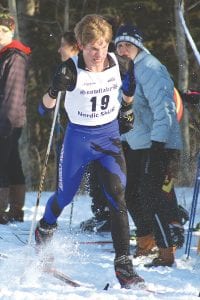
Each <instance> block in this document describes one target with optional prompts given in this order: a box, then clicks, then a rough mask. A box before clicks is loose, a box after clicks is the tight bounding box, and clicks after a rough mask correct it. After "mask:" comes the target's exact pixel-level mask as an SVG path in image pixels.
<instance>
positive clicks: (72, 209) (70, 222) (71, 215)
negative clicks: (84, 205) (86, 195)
mask: <svg viewBox="0 0 200 300" xmlns="http://www.w3.org/2000/svg"><path fill="white" fill-rule="evenodd" d="M73 211H74V199H73V200H72V203H71V210H70V218H69V229H70V231H71V229H72V218H73Z"/></svg>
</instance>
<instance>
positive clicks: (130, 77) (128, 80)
mask: <svg viewBox="0 0 200 300" xmlns="http://www.w3.org/2000/svg"><path fill="white" fill-rule="evenodd" d="M122 91H123V93H124V95H125V96H128V97H132V96H133V95H134V92H135V76H134V63H133V61H132V60H130V61H129V66H128V71H127V72H126V73H125V74H124V76H123V79H122Z"/></svg>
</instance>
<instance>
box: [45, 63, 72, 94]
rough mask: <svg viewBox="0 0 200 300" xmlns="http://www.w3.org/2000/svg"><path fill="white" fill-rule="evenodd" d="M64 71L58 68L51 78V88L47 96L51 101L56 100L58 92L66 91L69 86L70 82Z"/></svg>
mask: <svg viewBox="0 0 200 300" xmlns="http://www.w3.org/2000/svg"><path fill="white" fill-rule="evenodd" d="M65 71H66V70H65V68H64V67H63V68H61V67H59V68H58V70H57V71H56V73H55V74H54V76H53V80H52V84H51V87H50V88H49V89H48V94H49V96H50V97H51V98H53V99H55V98H57V96H58V92H59V91H66V90H68V89H69V88H70V86H71V82H72V80H71V78H70V77H69V76H68V75H67V74H66V72H65Z"/></svg>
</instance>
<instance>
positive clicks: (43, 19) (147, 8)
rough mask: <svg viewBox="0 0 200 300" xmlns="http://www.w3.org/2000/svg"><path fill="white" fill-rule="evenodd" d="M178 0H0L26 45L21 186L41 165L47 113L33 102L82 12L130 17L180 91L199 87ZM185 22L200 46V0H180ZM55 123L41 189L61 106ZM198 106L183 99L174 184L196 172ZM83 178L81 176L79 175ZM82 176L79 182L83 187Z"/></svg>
mask: <svg viewBox="0 0 200 300" xmlns="http://www.w3.org/2000/svg"><path fill="white" fill-rule="evenodd" d="M179 4H180V0H165V1H163V0H146V1H136V0H123V1H121V0H60V1H59V0H1V1H0V12H7V11H10V12H11V13H12V14H13V16H14V18H15V20H16V23H17V28H16V37H15V38H18V39H20V40H21V41H22V42H23V43H25V44H26V45H28V46H29V47H31V49H32V55H31V62H30V72H29V80H28V94H27V123H26V126H25V128H24V130H23V136H22V138H21V141H20V151H21V155H22V159H23V168H24V172H25V175H26V186H27V190H37V189H38V187H39V183H40V179H41V171H42V169H43V166H44V160H45V155H46V151H47V145H48V142H49V136H50V130H51V125H52V119H53V116H52V115H50V116H46V117H43V118H42V117H40V116H39V114H38V110H37V109H38V104H39V102H40V101H41V99H42V96H43V94H44V93H45V92H46V90H47V89H48V86H49V83H50V81H51V78H52V74H53V71H54V70H55V68H56V66H57V65H58V63H59V62H60V57H59V54H58V48H59V43H60V38H61V34H62V33H63V32H64V31H66V30H73V28H74V26H75V24H76V23H77V22H78V21H79V20H80V19H81V18H82V17H83V16H84V15H86V14H90V13H97V14H101V15H103V16H104V17H106V18H108V19H111V18H114V19H115V20H116V21H117V22H119V21H120V22H125V23H127V22H130V23H132V24H134V25H136V26H137V27H138V28H139V29H140V30H141V31H142V33H143V36H144V44H145V46H146V47H147V48H148V49H149V50H150V51H151V53H152V54H153V55H155V56H156V57H157V58H158V59H159V60H160V61H161V62H162V63H163V64H164V65H166V67H167V69H168V71H169V72H170V74H171V76H172V78H173V80H174V83H175V86H176V87H177V88H178V89H179V90H180V91H187V90H188V89H195V90H200V72H199V70H200V69H199V68H200V67H199V65H198V62H197V61H196V59H195V56H194V54H193V51H192V49H191V47H190V45H189V44H188V42H187V40H186V37H185V34H184V31H183V28H182V25H181V22H180V18H179V15H178V6H179ZM181 4H182V5H181V8H182V11H183V13H184V17H185V20H186V23H187V26H188V28H189V30H190V32H191V35H192V37H193V39H194V41H195V43H196V46H197V48H198V49H199V48H200V40H199V36H200V27H199V16H200V1H198V0H185V1H181ZM59 115H60V118H59V120H58V121H59V122H57V124H56V127H55V133H54V138H53V144H52V149H51V152H50V156H49V161H48V165H47V172H46V177H45V186H44V189H45V190H53V189H54V188H55V185H56V176H57V156H58V146H59V145H60V142H61V141H62V138H63V131H64V130H65V126H66V117H65V113H64V110H63V107H61V109H60V114H59ZM199 120H200V106H199V105H190V104H187V103H184V114H183V118H182V120H181V129H182V136H183V145H184V146H183V150H182V152H181V159H180V163H177V164H176V165H174V168H176V169H177V170H178V172H177V179H176V185H177V186H191V185H193V183H194V178H195V175H196V163H197V156H198V154H199V152H200V143H199V140H200V123H199ZM85 178H87V176H85ZM86 186H87V180H86V179H85V181H84V183H82V185H81V189H80V191H82V192H84V190H85V189H86Z"/></svg>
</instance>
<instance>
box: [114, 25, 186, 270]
mask: <svg viewBox="0 0 200 300" xmlns="http://www.w3.org/2000/svg"><path fill="white" fill-rule="evenodd" d="M115 45H116V50H117V53H118V54H119V55H120V56H126V57H128V58H130V59H132V60H133V62H134V66H135V78H136V83H137V84H136V90H135V94H134V102H133V111H134V128H133V129H132V130H130V131H129V132H128V133H125V134H123V135H122V140H123V141H124V142H125V143H126V146H125V147H124V150H125V156H126V163H127V189H126V201H127V207H128V210H129V213H130V214H131V216H132V218H133V220H134V223H135V225H136V228H137V244H138V255H139V254H140V253H142V252H145V251H146V250H151V249H152V248H153V246H154V245H155V242H154V239H155V241H156V245H157V247H158V248H159V255H158V257H156V258H155V259H154V260H153V261H152V263H150V264H149V265H148V266H172V265H173V263H174V251H175V247H174V242H175V240H176V239H178V241H176V242H178V243H179V244H178V246H182V245H183V242H184V234H183V227H182V226H181V224H180V222H179V216H178V205H177V200H176V195H175V192H174V186H173V181H172V178H173V175H172V173H173V170H172V168H171V162H172V161H173V159H174V157H177V155H178V152H179V150H180V149H181V146H182V142H181V136H180V128H179V124H178V121H177V117H176V107H175V102H174V100H173V94H174V84H173V81H172V80H171V78H170V76H169V73H168V71H167V69H166V67H165V66H164V65H162V64H161V63H160V61H159V60H158V59H156V58H155V57H154V56H153V55H152V54H151V53H150V52H149V51H148V50H147V49H146V48H145V47H144V45H143V39H142V35H141V33H140V31H139V30H138V29H137V28H136V27H134V26H132V25H122V26H121V27H119V29H118V31H117V34H116V38H115ZM166 190H167V193H168V195H169V201H171V202H170V208H171V209H170V210H169V209H168V210H167V201H166V197H164V196H163V192H164V191H166ZM169 223H170V224H169Z"/></svg>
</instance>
